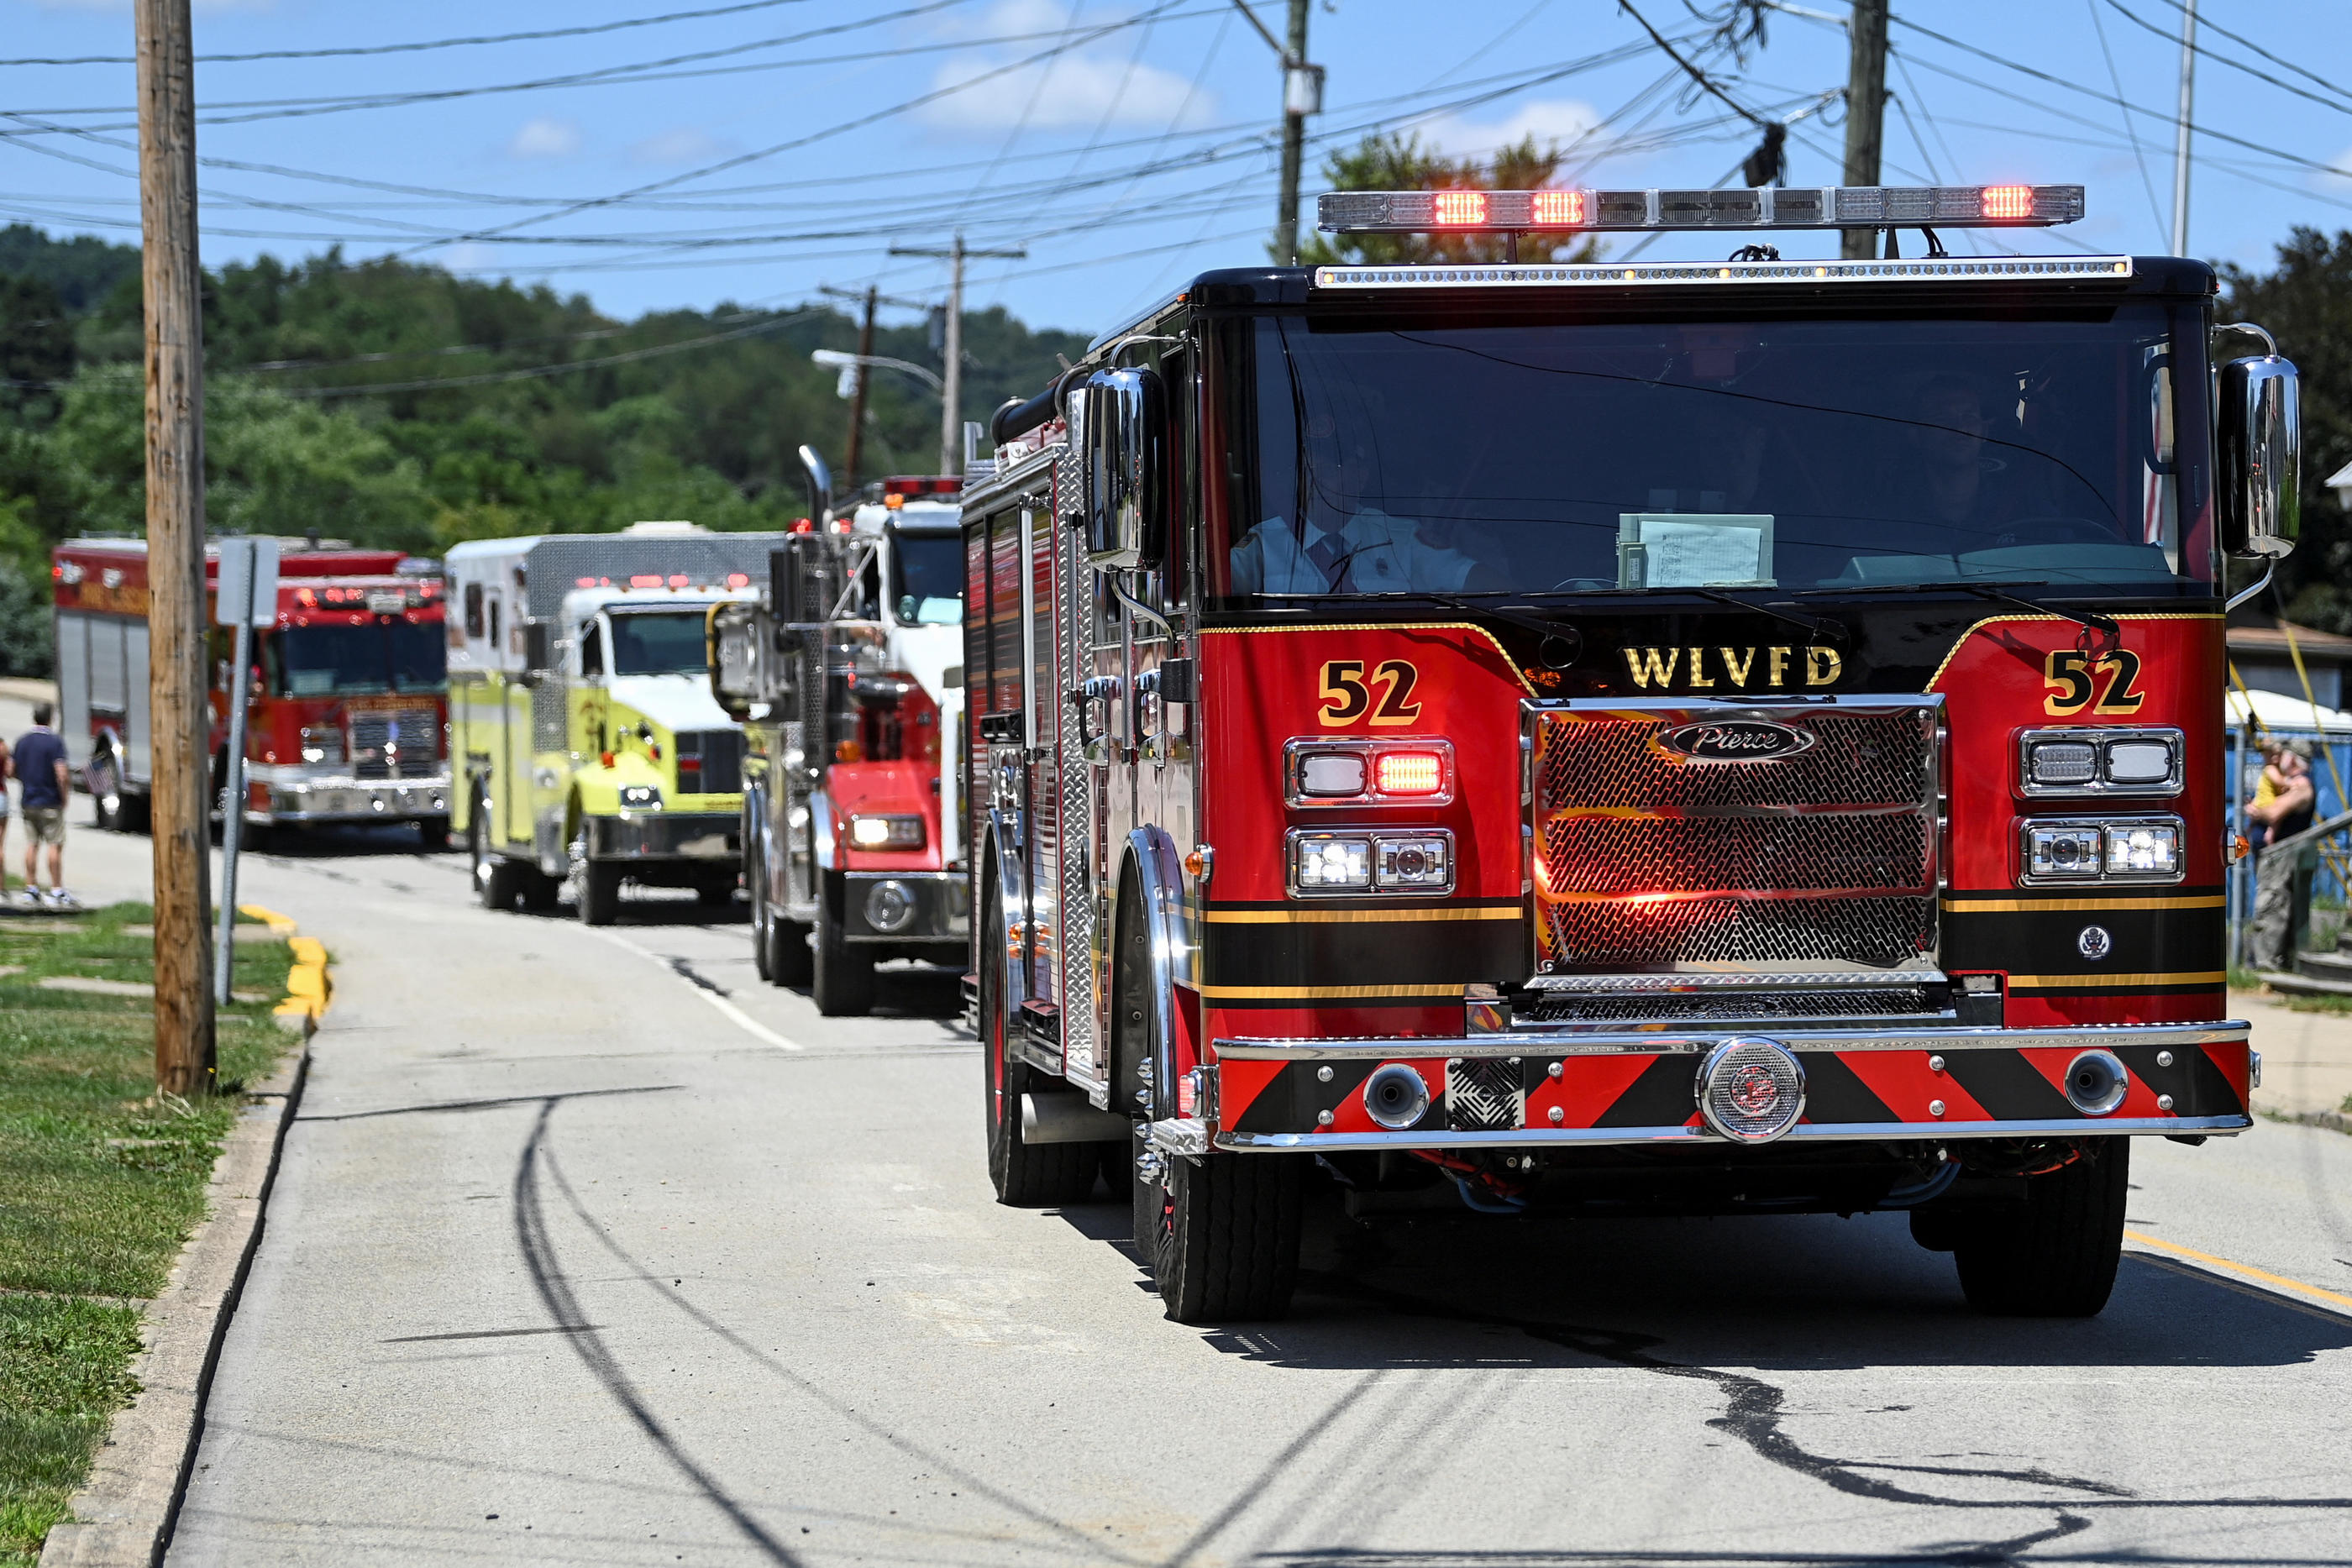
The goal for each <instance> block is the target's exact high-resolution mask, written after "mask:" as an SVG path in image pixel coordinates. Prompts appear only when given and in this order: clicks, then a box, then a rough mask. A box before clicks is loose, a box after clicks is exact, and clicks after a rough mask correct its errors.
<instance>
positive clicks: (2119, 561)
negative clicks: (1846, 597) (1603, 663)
mask: <svg viewBox="0 0 2352 1568" xmlns="http://www.w3.org/2000/svg"><path fill="white" fill-rule="evenodd" d="M1682 308H1683V309H1685V310H1686V309H1687V308H1688V307H1687V306H1685V307H1682ZM1241 339H1243V334H1241V333H1236V334H1234V336H1232V337H1228V338H1226V339H1225V343H1226V345H1227V351H1228V352H1229V353H1230V352H1241V353H1246V354H1247V355H1248V357H1249V358H1251V359H1252V360H1253V361H1254V369H1252V370H1249V371H1244V372H1243V373H1241V374H1236V375H1232V376H1229V377H1227V378H1226V384H1227V385H1228V386H1230V387H1233V388H1234V393H1233V395H1234V398H1235V400H1236V401H1237V402H1238V401H1240V400H1244V399H1246V400H1247V403H1248V406H1246V407H1236V408H1232V409H1231V410H1230V411H1229V417H1228V419H1227V421H1226V427H1227V428H1228V429H1231V430H1234V431H1235V432H1236V433H1237V439H1239V440H1241V441H1242V442H1244V443H1245V444H1248V443H1253V442H1254V444H1255V451H1254V452H1244V453H1236V454H1235V455H1234V460H1233V462H1232V464H1231V465H1230V470H1229V473H1230V476H1231V477H1230V480H1229V483H1230V484H1231V485H1232V486H1233V488H1232V490H1231V492H1230V493H1229V495H1228V497H1227V502H1228V504H1227V506H1226V507H1225V508H1224V511H1225V513H1226V515H1227V516H1228V517H1232V518H1233V519H1234V521H1233V525H1232V528H1233V537H1231V538H1226V539H1223V540H1220V541H1216V548H1213V549H1211V551H1210V552H1209V558H1208V559H1209V560H1210V561H1211V562H1212V563H1213V565H1212V567H1211V570H1212V573H1213V574H1218V570H1217V569H1218V568H1219V567H1222V568H1223V571H1222V573H1221V574H1218V575H1222V576H1223V581H1222V582H1219V581H1214V580H1213V581H1212V584H1211V588H1212V591H1213V592H1216V593H1221V594H1230V595H1265V596H1272V597H1280V596H1283V595H1286V594H1302V595H1303V594H1334V593H1338V594H1355V593H1367V594H1369V593H1412V592H1429V593H1462V592H1477V591H1506V590H1507V591H1513V592H1518V593H1542V592H1547V591H1557V592H1579V591H1584V592H1591V591H1641V590H1645V589H1671V588H1677V587H1682V588H1688V587H1698V586H1702V585H1705V586H1716V587H1737V586H1753V587H1777V588H1780V589H1782V590H1817V591H1832V592H1833V591H1836V590H1838V589H1839V588H1841V587H1852V588H1876V587H1885V586H1888V585H1900V584H1904V583H1921V584H1927V583H1937V582H1948V581H1952V580H1964V579H1970V578H1982V579H1986V580H1999V581H2000V582H2002V583H2004V584H2005V585H2011V586H2014V585H2017V584H2020V583H2025V584H2047V585H2050V586H2051V587H2053V588H2055V589H2059V590H2061V591H2065V590H2075V591H2079V590H2080V589H2081V588H2082V587H2084V586H2095V587H2097V588H2100V589H2102V590H2105V591H2115V592H2120V593H2130V594H2142V595H2149V594H2153V595H2184V596H2193V595H2202V594H2206V593H2210V591H2211V587H2210V585H2211V583H2212V580H2213V575H2214V551H2213V545H2212V529H2211V527H2210V476H2209V475H2208V472H2207V463H2208V455H2207V452H2206V445H2205V443H2204V442H2202V441H2201V440H2200V439H2194V438H2192V439H2189V440H2187V441H2184V442H2182V443H2181V444H2179V447H2178V449H2177V450H2176V447H2175V445H2174V442H2173V435H2172V433H2173V430H2174V427H2175V424H2176V423H2178V425H2179V428H2180V429H2181V430H2183V431H2189V432H2201V431H2203V430H2204V429H2205V428H2206V427H2207V425H2206V413H2205V405H2206V394H2205V387H2206V363H2205V350H2204V324H2203V320H2202V317H2201V314H2200V312H2198V311H2197V310H2195V309H2193V308H2169V307H2166V306H2162V305H2157V304H2138V303H2133V304H2126V305H2123V306H2120V307H2109V306H2096V307H2070V308H2066V309H2064V310H2055V309H2052V310H2043V309H2040V308H2035V307H2033V306H2031V305H2023V304H2021V306H2020V307H2019V308H2017V309H2015V310H2013V311H2004V312H2003V313H2002V314H2001V315H2000V317H1999V318H1998V319H1995V318H1993V317H1991V316H1990V314H1982V315H1976V314H1969V313H1966V312H1956V313H1953V314H1951V315H1937V316H1934V317H1927V318H1912V319H1902V318H1893V319H1890V318H1888V317H1886V316H1885V315H1884V314H1879V315H1864V314H1859V313H1857V314H1853V315H1849V316H1843V317H1839V318H1832V319H1820V318H1814V319H1755V320H1705V319H1667V320H1664V321H1661V320H1659V319H1654V318H1653V319H1647V320H1643V321H1638V322H1636V321H1630V320H1624V319H1609V318H1606V317H1602V318H1600V319H1588V320H1586V321H1583V322H1580V323H1575V324H1551V323H1545V324H1507V325H1506V324H1494V325H1488V324H1473V325H1465V324H1460V322H1459V319H1458V318H1456V319H1452V320H1448V319H1437V318H1432V319H1427V320H1425V321H1415V322H1412V323H1410V324H1399V323H1398V322H1397V321H1396V319H1394V318H1393V317H1391V318H1390V319H1387V320H1385V321H1382V322H1380V323H1367V322H1365V321H1363V320H1362V319H1360V318H1357V319H1346V320H1341V321H1339V322H1337V323H1331V322H1325V321H1310V320H1308V319H1302V318H1297V317H1290V318H1279V319H1276V318H1262V319H1259V320H1258V321H1257V322H1256V323H1255V329H1254V330H1249V331H1248V332H1247V336H1246V342H1247V346H1246V348H1244V341H1243V340H1241ZM2176 365H2178V366H2179V367H2180V368H2181V371H2182V373H2179V374H2176V373H2175V369H2174V367H2175V366H2176Z"/></svg>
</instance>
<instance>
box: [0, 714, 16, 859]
mask: <svg viewBox="0 0 2352 1568" xmlns="http://www.w3.org/2000/svg"><path fill="white" fill-rule="evenodd" d="M15 777H16V758H15V757H14V756H13V755H11V753H10V752H9V750H8V742H7V741H6V739H5V738H0V867H5V866H6V865H7V863H8V780H9V779H13V778H15ZM7 882H8V879H7V878H6V877H5V876H0V887H5V886H6V885H7Z"/></svg>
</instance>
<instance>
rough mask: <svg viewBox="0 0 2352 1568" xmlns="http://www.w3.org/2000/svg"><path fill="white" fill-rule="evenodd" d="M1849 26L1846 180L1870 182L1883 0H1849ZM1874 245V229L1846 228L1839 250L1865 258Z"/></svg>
mask: <svg viewBox="0 0 2352 1568" xmlns="http://www.w3.org/2000/svg"><path fill="white" fill-rule="evenodd" d="M1848 28H1849V31H1850V32H1851V33H1852V35H1853V54H1852V56H1851V57H1849V58H1848V61H1847V65H1846V73H1845V183H1847V184H1849V185H1875V184H1877V183H1878V150H1879V146H1880V144H1881V140H1882V138H1881V132H1882V131H1883V130H1884V128H1885V120H1886V0H1853V20H1852V21H1851V22H1850V23H1849V24H1848ZM1877 248H1878V231H1877V230H1876V229H1848V230H1846V231H1845V238H1844V241H1843V244H1842V246H1840V248H1839V252H1838V254H1839V255H1841V256H1844V257H1845V259H1846V260H1848V261H1867V260H1869V259H1870V257H1871V256H1872V255H1873V254H1874V252H1875V251H1876V250H1877Z"/></svg>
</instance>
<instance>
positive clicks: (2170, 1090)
mask: <svg viewBox="0 0 2352 1568" xmlns="http://www.w3.org/2000/svg"><path fill="white" fill-rule="evenodd" d="M2250 1032H2251V1031H2250V1029H2249V1026H2248V1025H2247V1024H2246V1023H2245V1022H2243V1021H2242V1020H2240V1019H2228V1020H2224V1021H2220V1022H2214V1023H2197V1024H2147V1025H2111V1026H2083V1027H2065V1028H2051V1029H2023V1030H2010V1029H1986V1028H1968V1027H1958V1026H1942V1027H1928V1028H1920V1029H1906V1030H1885V1029H1857V1030H1783V1031H1780V1032H1777V1033H1776V1032H1774V1031H1772V1030H1769V1029H1745V1030H1720V1031H1712V1032H1706V1033H1700V1032H1681V1033H1674V1034H1666V1033H1658V1034H1642V1033H1630V1032H1628V1033H1611V1034H1594V1033H1568V1032H1561V1031H1549V1030H1518V1031H1513V1032H1510V1033H1502V1034H1480V1035H1467V1036H1462V1037H1457V1038H1444V1037H1429V1038H1414V1037H1406V1038H1391V1039H1375V1040H1361V1039H1359V1040H1266V1039H1231V1040H1219V1041H1218V1042H1217V1047H1216V1050H1217V1059H1218V1062H1219V1066H1218V1067H1217V1069H1216V1070H1215V1071H1214V1072H1213V1074H1210V1075H1207V1082H1208V1084H1209V1087H1208V1088H1207V1089H1206V1090H1205V1092H1206V1094H1207V1098H1208V1100H1209V1108H1208V1113H1206V1114H1204V1115H1202V1116H1199V1117H1188V1118H1182V1119H1180V1120H1171V1121H1169V1122H1165V1123H1156V1124H1153V1132H1152V1139H1153V1142H1154V1143H1155V1144H1156V1145H1159V1146H1160V1147H1162V1148H1163V1149H1166V1150H1168V1151H1169V1152H1171V1153H1181V1154H1198V1153H1202V1152H1204V1151H1205V1150H1206V1149H1207V1148H1209V1147H1211V1146H1212V1145H1213V1146H1214V1147H1217V1148H1221V1149H1232V1150H1247V1151H1261V1152H1269V1151H1271V1152H1278V1151H1286V1150H1288V1151H1307V1152H1316V1151H1334V1150H1350V1149H1393V1148H1427V1149H1435V1148H1471V1147H1478V1146H1481V1145H1484V1146H1488V1147H1528V1146H1536V1145H1609V1144H1625V1145H1637V1144H1638V1145H1684V1146H1688V1147H1707V1146H1712V1147H1715V1148H1718V1149H1722V1150H1725V1151H1731V1150H1736V1149H1739V1148H1743V1147H1758V1146H1763V1145H1741V1144H1737V1143H1734V1142H1732V1141H1730V1140H1728V1139H1726V1138H1724V1137H1722V1136H1720V1135H1718V1134H1716V1133H1714V1132H1713V1131H1711V1130H1710V1129H1709V1128H1708V1127H1707V1126H1706V1123H1705V1122H1704V1121H1703V1120H1701V1119H1700V1118H1699V1116H1698V1115H1697V1105H1696V1087H1697V1081H1698V1067H1699V1063H1700V1062H1701V1061H1704V1060H1705V1059H1706V1055H1707V1053H1708V1052H1709V1051H1713V1050H1714V1049H1715V1048H1716V1047H1717V1046H1718V1045H1721V1044H1723V1043H1724V1042H1725V1041H1726V1040H1735V1039H1756V1038H1759V1037H1760V1038H1763V1039H1769V1040H1774V1041H1775V1042H1777V1043H1778V1044H1780V1045H1781V1046H1784V1047H1786V1048H1787V1049H1788V1050H1789V1051H1791V1052H1793V1053H1794V1054H1795V1056H1796V1057H1797V1059H1798V1061H1800V1062H1801V1064H1802V1065H1803V1067H1804V1070H1805V1073H1806V1078H1807V1082H1808V1086H1809V1092H1810V1094H1811V1103H1809V1104H1808V1107H1807V1112H1806V1114H1805V1117H1804V1119H1802V1120H1801V1121H1800V1122H1799V1123H1798V1124H1796V1125H1795V1126H1794V1127H1792V1128H1790V1130H1789V1131H1788V1132H1787V1133H1785V1134H1782V1135H1781V1137H1780V1139H1778V1140H1775V1141H1776V1142H1785V1141H1789V1140H1800V1141H1804V1142H1814V1141H1833V1142H1846V1143H1855V1142H1886V1141H1890V1140H1897V1141H1899V1140H1913V1139H1929V1140H1944V1139H1953V1138H2010V1137H2036V1138H2040V1137H2051V1136H2061V1137H2105V1136H2111V1135H2116V1134H2150V1135H2168V1136H2186V1135H2196V1134H2204V1135H2228V1134H2234V1133H2240V1132H2243V1131H2245V1130H2246V1129H2247V1128H2248V1127H2250V1126H2251V1125H2252V1116H2251V1115H2250V1114H2249V1112H2248V1107H2247V1097H2248V1086H2249V1082H2250V1080H2258V1078H2259V1075H2260V1066H2259V1061H2258V1059H2256V1058H2255V1057H2254V1055H2253V1053H2252V1051H2249V1050H2248V1049H2247V1041H2248V1038H2249V1034H2250ZM2083 1051H2110V1052H2113V1053H2114V1054H2115V1055H2116V1057H2117V1058H2118V1059H2119V1060H2120V1061H2123V1062H2124V1063H2125V1065H2126V1070H2127V1071H2128V1072H2129V1074H2130V1076H2131V1079H2132V1081H2133V1082H2134V1085H2135V1089H2134V1092H2132V1093H2131V1094H2129V1095H2127V1096H2126V1099H2125V1101H2124V1103H2122V1104H2121V1105H2120V1106H2119V1107H2118V1108H2117V1110H2116V1112H2114V1113H2109V1114H2106V1115H2093V1114H2088V1113H2083V1112H2081V1111H2078V1110H2076V1109H2075V1108H2074V1106H2073V1105H2072V1104H2070V1103H2068V1102H2067V1100H2066V1097H2065V1095H2064V1093H2063V1092H2062V1090H2061V1089H2060V1087H2059V1084H2060V1083H2061V1082H2063V1071H2064V1067H2065V1063H2066V1062H2068V1061H2072V1060H2073V1058H2074V1057H2075V1056H2076V1055H2078V1054H2079V1053H2081V1052H2083ZM1632 1059H1643V1060H1642V1061H1641V1062H1640V1065H1639V1066H1638V1067H1636V1066H1635V1065H1634V1062H1633V1060H1632ZM1465 1061H1472V1062H1481V1063H1485V1064H1486V1072H1485V1073H1484V1074H1483V1076H1484V1078H1485V1080H1486V1093H1487V1094H1488V1095H1489V1096H1491V1095H1492V1093H1493V1092H1494V1086H1495V1084H1496V1082H1497V1070H1499V1076H1500V1079H1501V1080H1502V1081H1504V1082H1509V1083H1512V1084H1514V1085H1515V1086H1516V1093H1517V1114H1518V1116H1519V1118H1520V1121H1519V1124H1517V1125H1512V1126H1507V1127H1504V1128H1499V1129H1496V1128H1491V1127H1465V1126H1463V1125H1459V1124H1456V1120H1455V1115H1454V1106H1453V1102H1452V1097H1451V1094H1452V1085H1453V1083H1454V1072H1453V1069H1454V1064H1456V1063H1461V1062H1465ZM1388 1062H1402V1063H1404V1064H1405V1065H1407V1066H1410V1067H1412V1068H1413V1069H1414V1070H1415V1071H1419V1072H1420V1073H1421V1074H1422V1076H1423V1080H1424V1081H1425V1082H1426V1083H1427V1084H1428V1087H1429V1091H1430V1105H1429V1110H1428V1112H1427V1113H1425V1114H1424V1116H1423V1118H1422V1119H1421V1121H1420V1122H1418V1123H1416V1124H1413V1125H1412V1126H1410V1127H1407V1128H1403V1129H1401V1130H1393V1131H1391V1130H1386V1129H1381V1128H1375V1127H1368V1126H1365V1125H1363V1124H1361V1123H1362V1121H1363V1113H1362V1107H1361V1098H1360V1086H1361V1084H1362V1083H1363V1082H1364V1081H1365V1077H1366V1075H1367V1074H1369V1072H1370V1071H1371V1070H1372V1069H1374V1068H1376V1067H1379V1066H1381V1065H1383V1064H1386V1063H1388ZM1351 1092H1352V1093H1354V1094H1355V1095H1356V1099H1355V1100H1354V1102H1353V1106H1352V1110H1351V1107H1350V1103H1349V1095H1350V1093H1351ZM1509 1092H1510V1091H1506V1092H1505V1093H1506V1097H1507V1096H1508V1093H1509ZM1244 1095H1245V1096H1246V1098H1245V1099H1244ZM1486 1106H1487V1108H1488V1110H1489V1111H1491V1106H1492V1100H1491V1098H1489V1100H1488V1101H1487V1102H1486ZM1963 1107H1973V1108H1975V1110H1976V1111H1978V1112H1979V1113H1981V1114H1970V1113H1967V1112H1965V1111H1964V1110H1963V1109H1962V1108H1963ZM1685 1113H1686V1114H1685ZM1350 1121H1353V1122H1355V1123H1357V1124H1356V1125H1348V1124H1346V1123H1348V1122H1350Z"/></svg>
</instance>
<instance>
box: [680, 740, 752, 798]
mask: <svg viewBox="0 0 2352 1568" xmlns="http://www.w3.org/2000/svg"><path fill="white" fill-rule="evenodd" d="M677 788H678V791H679V792H680V793H681V794H687V795H737V794H740V793H741V792H742V789H743V732H742V731H740V730H735V729H682V730H679V731H678V732H677Z"/></svg>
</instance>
